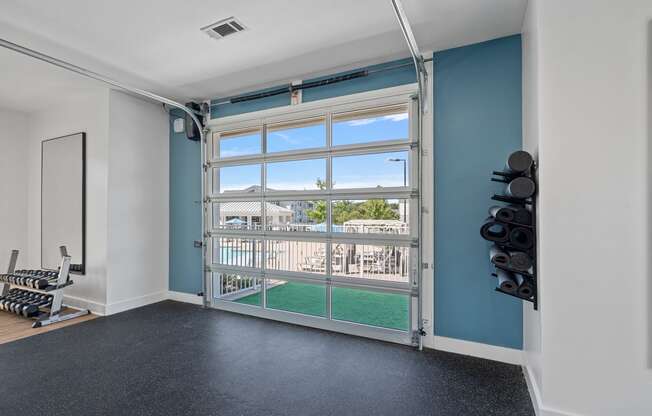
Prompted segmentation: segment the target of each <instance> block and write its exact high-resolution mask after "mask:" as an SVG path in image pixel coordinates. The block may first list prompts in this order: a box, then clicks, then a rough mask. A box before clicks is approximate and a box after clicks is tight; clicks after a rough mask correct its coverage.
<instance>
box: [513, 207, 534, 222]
mask: <svg viewBox="0 0 652 416" xmlns="http://www.w3.org/2000/svg"><path fill="white" fill-rule="evenodd" d="M511 208H513V209H514V210H515V212H514V222H517V223H519V224H525V225H532V213H531V212H530V211H529V210H528V209H526V208H523V207H515V206H512V207H511Z"/></svg>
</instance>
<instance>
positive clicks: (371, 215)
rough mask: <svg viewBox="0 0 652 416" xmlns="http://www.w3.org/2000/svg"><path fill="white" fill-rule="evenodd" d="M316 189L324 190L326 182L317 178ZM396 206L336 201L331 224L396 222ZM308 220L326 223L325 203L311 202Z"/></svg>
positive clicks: (371, 202) (372, 201) (383, 201)
mask: <svg viewBox="0 0 652 416" xmlns="http://www.w3.org/2000/svg"><path fill="white" fill-rule="evenodd" d="M315 184H316V185H317V188H319V189H321V190H324V189H326V182H325V181H322V180H321V179H320V178H317V181H316V182H315ZM397 208H398V207H397V204H389V203H388V202H387V201H386V200H384V199H370V200H367V201H364V202H358V203H354V202H352V201H346V200H345V201H337V202H335V203H334V204H333V212H332V215H333V224H344V223H345V222H346V221H350V220H398V219H399V218H400V216H399V214H398V210H397ZM307 214H308V218H310V219H311V220H313V221H315V222H317V223H323V222H326V214H327V206H326V201H313V209H311V210H308V211H307Z"/></svg>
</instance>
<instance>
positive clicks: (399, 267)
mask: <svg viewBox="0 0 652 416" xmlns="http://www.w3.org/2000/svg"><path fill="white" fill-rule="evenodd" d="M331 250H332V258H331V262H332V270H333V274H334V275H337V276H344V277H357V278H361V279H375V280H383V281H388V282H401V283H407V282H408V270H409V268H410V248H409V247H398V246H381V245H370V244H347V243H336V242H334V243H333V245H332V248H331Z"/></svg>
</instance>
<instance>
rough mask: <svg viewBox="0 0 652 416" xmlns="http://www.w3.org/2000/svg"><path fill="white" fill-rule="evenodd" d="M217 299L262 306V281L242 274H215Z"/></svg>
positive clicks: (214, 281)
mask: <svg viewBox="0 0 652 416" xmlns="http://www.w3.org/2000/svg"><path fill="white" fill-rule="evenodd" d="M213 288H214V296H215V299H221V300H228V301H233V302H238V303H244V304H247V305H256V306H261V302H260V291H261V290H262V280H261V279H259V278H257V277H252V276H245V275H241V274H230V273H213Z"/></svg>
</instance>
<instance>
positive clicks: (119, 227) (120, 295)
mask: <svg viewBox="0 0 652 416" xmlns="http://www.w3.org/2000/svg"><path fill="white" fill-rule="evenodd" d="M109 98H110V100H109V136H110V139H109V180H108V195H109V197H108V287H107V313H114V312H119V311H122V310H125V309H129V308H131V307H133V306H134V305H136V306H139V305H140V304H142V303H143V302H144V303H149V302H151V301H158V300H162V299H164V298H165V297H166V296H167V287H168V266H169V260H168V257H169V251H168V248H169V239H168V235H169V234H168V228H169V183H170V177H169V139H168V137H169V133H168V115H167V113H166V112H165V111H164V110H163V108H162V107H161V105H159V104H153V103H150V102H146V101H143V100H141V99H138V98H134V97H132V96H129V95H126V94H124V93H121V92H116V91H111V93H110V95H109Z"/></svg>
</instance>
